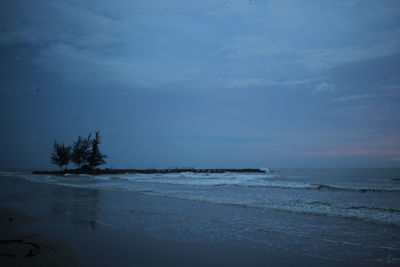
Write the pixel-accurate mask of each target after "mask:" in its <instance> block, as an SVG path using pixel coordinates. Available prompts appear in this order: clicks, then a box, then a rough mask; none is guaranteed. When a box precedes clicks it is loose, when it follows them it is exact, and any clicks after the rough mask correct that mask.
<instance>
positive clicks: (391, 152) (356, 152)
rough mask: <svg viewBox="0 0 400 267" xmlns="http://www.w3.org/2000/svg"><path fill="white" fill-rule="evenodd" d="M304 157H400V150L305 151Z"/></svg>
mask: <svg viewBox="0 0 400 267" xmlns="http://www.w3.org/2000/svg"><path fill="white" fill-rule="evenodd" d="M301 154H304V155H321V156H340V155H365V156H368V155H385V156H393V155H400V150H383V149H363V148H360V149H339V150H323V151H307V152H302V153H301Z"/></svg>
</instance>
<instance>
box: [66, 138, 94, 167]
mask: <svg viewBox="0 0 400 267" xmlns="http://www.w3.org/2000/svg"><path fill="white" fill-rule="evenodd" d="M90 144H91V135H90V134H89V135H88V137H87V139H84V138H83V137H82V136H80V135H79V136H78V139H77V140H76V141H74V142H73V144H72V154H71V160H72V162H73V163H75V164H76V165H77V166H78V168H80V167H81V166H82V164H85V163H87V162H88V158H89V156H90Z"/></svg>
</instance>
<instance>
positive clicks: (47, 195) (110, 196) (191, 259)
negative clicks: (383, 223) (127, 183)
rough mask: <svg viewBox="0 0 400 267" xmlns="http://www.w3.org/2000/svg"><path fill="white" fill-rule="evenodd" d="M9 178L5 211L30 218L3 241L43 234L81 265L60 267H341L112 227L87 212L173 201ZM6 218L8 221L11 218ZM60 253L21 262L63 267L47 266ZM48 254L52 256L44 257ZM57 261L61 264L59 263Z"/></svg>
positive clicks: (272, 251)
mask: <svg viewBox="0 0 400 267" xmlns="http://www.w3.org/2000/svg"><path fill="white" fill-rule="evenodd" d="M4 178H5V179H1V180H0V185H1V187H0V188H1V191H2V192H3V193H4V194H3V197H2V198H1V201H0V209H8V210H12V211H17V212H18V213H20V214H27V216H26V218H27V219H24V221H25V223H23V224H22V227H21V229H20V228H19V227H17V228H15V229H16V230H18V231H19V232H20V234H18V235H16V234H12V235H11V236H7V237H4V239H5V238H10V239H18V238H23V237H25V236H29V235H33V234H40V237H39V238H40V239H39V240H38V242H39V243H43V244H45V245H49V246H51V247H56V248H59V247H63V246H62V244H65V245H66V248H70V249H71V251H72V252H73V253H72V254H69V255H74V258H75V259H76V262H75V263H74V264H70V265H68V264H67V263H68V261H67V260H66V261H65V262H64V260H63V263H64V265H61V266H71V265H72V266H112V265H114V266H246V265H249V266H321V265H325V266H336V265H337V264H338V262H336V261H331V260H325V259H317V258H313V257H309V256H305V255H300V254H297V253H293V252H288V251H285V250H282V249H277V248H273V247H265V248H262V249H261V248H256V247H253V246H252V244H250V243H248V244H247V242H246V241H234V240H229V239H227V240H225V241H215V242H210V241H202V240H176V239H175V235H176V234H174V231H173V229H169V230H168V229H165V231H168V233H169V234H171V235H166V236H165V235H162V236H159V235H156V236H153V235H149V233H148V232H146V231H145V230H144V228H143V227H146V225H140V224H139V225H138V224H131V223H129V224H128V226H127V227H122V228H119V227H117V228H114V227H110V226H108V225H107V224H103V223H101V222H102V219H103V218H100V217H98V216H99V215H98V214H97V213H96V212H95V213H90V212H89V213H87V209H86V208H88V207H89V210H97V211H100V210H103V212H104V211H105V210H104V209H105V208H106V207H108V208H110V206H109V205H118V206H119V205H120V203H128V200H132V199H134V201H135V202H140V201H146V203H148V204H146V205H157V204H156V203H160V204H161V203H164V204H165V205H166V207H168V203H169V202H170V201H171V200H164V199H160V198H157V197H153V196H145V197H143V196H142V195H140V194H135V193H127V192H115V191H103V190H100V189H99V190H93V189H82V188H68V187H64V186H58V185H49V184H41V183H33V182H29V181H26V180H24V179H22V178H15V177H9V178H7V177H4ZM135 199H136V200H135ZM44 200H45V201H44ZM106 200H107V201H106ZM71 201H72V202H71ZM110 201H111V202H110ZM160 201H161V202H160ZM165 201H166V202H165ZM172 201H174V200H172ZM187 204H190V205H192V204H193V203H187ZM193 208H195V207H193ZM87 214H89V215H91V216H89V217H86V216H84V217H80V219H79V216H82V215H87ZM129 214H130V215H131V216H132V214H133V216H135V217H141V218H145V217H146V216H147V217H149V216H150V217H152V216H154V213H152V212H147V213H146V212H144V213H143V212H142V213H140V210H139V211H138V212H135V210H133V213H132V212H129ZM127 215H128V214H127ZM2 218H3V219H8V217H7V215H5V216H2ZM30 218H33V219H30ZM122 218H126V217H125V216H124V217H122ZM159 219H161V217H159ZM105 222H107V221H105ZM126 222H128V221H126ZM165 226H166V225H165ZM171 230H172V232H171ZM4 231H6V230H5V228H1V232H0V233H1V236H2V239H3V232H4ZM57 240H60V241H57ZM58 251H60V249H57V254H54V252H53V251H51V250H48V249H43V250H42V252H43V254H41V255H37V256H36V257H32V258H29V259H27V258H25V257H22V258H21V259H20V261H22V262H23V263H24V264H21V265H22V266H59V265H60V264H47V262H49V260H50V258H48V257H51V256H53V257H54V256H57V255H58ZM67 251H68V250H67ZM45 252H46V253H47V254H44V253H45ZM52 254H54V255H52ZM1 258H2V257H1ZM30 259H36V261H38V264H37V265H33V264H31V262H27V260H30ZM67 259H68V258H67ZM0 260H7V261H8V263H9V264H8V265H7V264H2V265H4V266H10V265H11V266H15V265H17V266H21V265H18V262H17V261H16V258H9V259H0ZM52 260H53V262H56V261H57V260H60V258H57V257H56V258H55V259H54V258H53V259H52ZM70 261H71V260H70ZM25 262H27V263H26V264H25ZM345 265H346V264H345Z"/></svg>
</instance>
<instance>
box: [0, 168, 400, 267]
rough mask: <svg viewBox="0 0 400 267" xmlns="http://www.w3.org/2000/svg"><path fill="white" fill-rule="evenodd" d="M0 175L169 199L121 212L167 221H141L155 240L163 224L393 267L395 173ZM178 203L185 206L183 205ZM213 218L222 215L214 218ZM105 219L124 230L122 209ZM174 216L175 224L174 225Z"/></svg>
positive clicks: (399, 188)
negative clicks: (199, 219)
mask: <svg viewBox="0 0 400 267" xmlns="http://www.w3.org/2000/svg"><path fill="white" fill-rule="evenodd" d="M267 170H268V169H267ZM0 175H4V176H20V177H23V178H25V179H26V180H28V181H33V182H39V183H46V184H55V185H62V186H67V187H72V188H88V189H102V190H107V191H108V190H111V191H124V192H128V193H129V192H134V193H139V194H141V195H150V196H157V197H163V198H165V199H170V200H169V202H168V203H177V204H174V205H176V206H174V205H172V204H171V205H172V206H171V205H170V206H169V208H167V209H165V207H164V209H160V208H159V207H157V205H153V206H149V205H146V204H143V203H145V202H142V204H138V203H137V201H136V202H135V203H131V204H130V205H132V206H131V207H129V208H127V207H126V206H125V208H126V210H128V209H129V211H130V214H132V211H133V213H135V214H136V215H137V214H142V215H143V214H147V216H148V217H149V216H150V217H152V216H153V217H154V216H158V217H160V216H161V217H163V216H164V215H166V214H167V215H168V216H170V215H171V214H173V215H174V218H175V219H174V222H173V223H172V222H171V221H169V220H171V219H170V218H169V217H168V216H164V217H165V218H164V217H163V218H164V219H159V220H158V221H157V220H150V221H146V225H147V226H146V227H147V228H146V229H147V230H148V231H149V232H150V233H152V234H154V235H155V236H158V237H160V236H163V235H166V234H165V233H166V231H165V228H168V225H169V227H172V228H174V229H175V230H174V231H175V235H174V236H175V237H176V236H181V238H182V239H194V240H196V239H199V240H211V241H212V240H213V239H217V240H227V239H228V240H237V241H241V242H244V241H245V242H250V243H252V244H254V245H256V246H263V245H266V246H272V247H277V248H280V249H285V250H288V251H292V252H295V253H301V254H304V255H308V256H313V257H317V258H326V259H334V260H338V261H343V262H346V263H357V264H358V263H362V264H400V169H394V168H393V169H389V168H387V169H372V168H371V169H279V170H274V171H270V170H268V172H267V173H212V174H211V173H210V174H207V173H190V172H188V173H177V174H123V175H97V176H92V175H78V176H77V175H65V176H55V175H32V174H29V173H24V172H2V173H0ZM174 201H177V202H174ZM185 201H186V202H188V201H189V202H190V203H192V204H188V205H185V203H186V202H185ZM193 201H194V202H193ZM179 203H180V204H179ZM182 203H183V204H182ZM193 203H197V204H193ZM201 203H203V204H201ZM161 205H162V204H159V206H161ZM195 205H198V206H199V207H198V209H199V210H197V212H200V213H203V214H208V215H204V216H201V217H202V220H204V221H203V223H199V222H198V221H196V220H197V219H198V217H199V216H200V215H196V211H194V210H191V209H189V208H185V207H186V206H187V207H193V206H195ZM121 206H123V204H121ZM164 206H165V205H164ZM206 207H207V208H206ZM202 209H204V210H203V211H202ZM116 210H119V211H118V212H117V211H116ZM126 210H125V213H126ZM210 210H212V211H213V213H211V212H210ZM216 212H217V213H219V214H225V216H224V217H222V215H221V216H219V215H215V214H214V213H216ZM112 214H113V216H104V218H102V221H103V222H104V223H107V224H109V225H112V226H114V227H120V226H121V225H123V224H125V225H126V219H123V218H122V216H126V214H125V215H123V214H124V210H123V208H120V207H114V210H113V212H112ZM115 214H120V215H121V218H119V219H118V216H117V217H116V216H115ZM177 216H178V217H179V218H181V221H179V220H176V217H177ZM139 217H140V216H139ZM139 217H133V218H132V220H133V221H134V220H138V218H139ZM153 217H152V218H153ZM188 218H190V219H188ZM153 219H154V218H153ZM185 220H186V221H185ZM162 222H163V223H162ZM184 222H185V223H184ZM188 222H189V223H188ZM190 222H191V223H190ZM171 225H173V226H171ZM193 225H196V227H194V226H193ZM163 229H164V230H163ZM176 232H178V233H180V234H176ZM165 238H170V237H168V236H166V237H165Z"/></svg>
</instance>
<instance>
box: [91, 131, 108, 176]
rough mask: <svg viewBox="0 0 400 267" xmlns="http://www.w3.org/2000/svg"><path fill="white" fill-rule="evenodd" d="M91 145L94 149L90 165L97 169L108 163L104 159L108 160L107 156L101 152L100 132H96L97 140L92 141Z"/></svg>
mask: <svg viewBox="0 0 400 267" xmlns="http://www.w3.org/2000/svg"><path fill="white" fill-rule="evenodd" d="M91 144H92V149H91V150H90V155H89V158H88V163H89V165H90V166H91V167H93V168H95V167H97V166H99V165H102V164H104V163H106V161H105V160H104V159H105V158H107V156H106V155H104V154H102V153H101V152H100V150H99V144H100V134H99V131H96V134H95V138H94V139H93V140H92V142H91Z"/></svg>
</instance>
